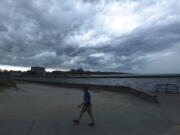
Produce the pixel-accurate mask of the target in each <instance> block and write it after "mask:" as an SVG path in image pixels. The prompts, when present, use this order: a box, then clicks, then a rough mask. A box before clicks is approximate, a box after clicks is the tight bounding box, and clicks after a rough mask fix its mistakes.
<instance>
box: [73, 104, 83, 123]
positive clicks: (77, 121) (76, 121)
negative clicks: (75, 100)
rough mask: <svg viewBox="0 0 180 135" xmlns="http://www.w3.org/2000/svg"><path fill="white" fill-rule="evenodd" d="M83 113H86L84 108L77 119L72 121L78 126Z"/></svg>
mask: <svg viewBox="0 0 180 135" xmlns="http://www.w3.org/2000/svg"><path fill="white" fill-rule="evenodd" d="M84 112H86V108H85V107H83V108H82V110H81V112H80V115H79V118H78V119H77V120H73V121H74V122H75V123H77V124H79V121H80V120H81V118H82V117H83V115H84Z"/></svg>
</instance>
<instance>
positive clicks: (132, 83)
mask: <svg viewBox="0 0 180 135" xmlns="http://www.w3.org/2000/svg"><path fill="white" fill-rule="evenodd" d="M16 78H17V77H16ZM17 79H23V80H33V81H47V82H63V83H77V84H97V85H111V86H129V87H132V88H135V89H138V90H141V91H145V92H153V91H155V86H156V84H167V83H168V84H175V85H177V86H178V87H179V89H180V77H176V78H174V77H173V78H164V77H163V78H37V77H36V78H32V77H23V78H17Z"/></svg>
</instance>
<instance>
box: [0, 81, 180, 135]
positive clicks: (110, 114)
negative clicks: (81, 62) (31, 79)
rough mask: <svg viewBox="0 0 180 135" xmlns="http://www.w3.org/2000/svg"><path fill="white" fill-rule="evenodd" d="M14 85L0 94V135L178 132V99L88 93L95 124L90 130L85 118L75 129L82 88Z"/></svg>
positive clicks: (155, 134) (165, 134) (172, 134)
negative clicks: (151, 99)
mask: <svg viewBox="0 0 180 135" xmlns="http://www.w3.org/2000/svg"><path fill="white" fill-rule="evenodd" d="M17 86H18V88H19V89H18V90H13V89H8V90H6V91H5V92H2V93H0V134H2V135H12V134H13V135H40V134H43V135H59V134H64V135H66V134H67V135H71V134H73V135H81V134H94V135H96V134H98V135H101V134H104V135H110V134H111V135H112V134H113V135H116V134H117V135H119V134H123V135H144V134H145V135H152V134H153V135H176V133H178V131H179V125H180V116H179V114H180V107H179V106H178V105H177V102H179V100H180V98H179V97H180V96H179V95H171V96H167V95H160V96H159V100H160V104H154V103H149V102H147V101H143V100H142V99H139V98H137V97H134V96H132V95H128V94H117V93H111V92H106V91H101V90H96V91H90V92H91V94H92V103H93V113H94V116H95V120H96V126H95V127H93V128H90V127H88V126H87V125H88V123H89V122H90V120H89V117H88V116H87V115H85V116H84V118H83V119H82V121H81V123H80V125H78V126H77V125H74V124H73V123H72V120H73V119H74V118H77V116H78V115H79V111H80V110H79V109H78V108H77V105H78V104H79V103H81V102H82V100H83V98H82V97H83V92H82V90H79V89H74V88H64V87H54V86H48V85H42V84H41V85H40V84H33V83H19V84H17ZM169 101H171V102H169Z"/></svg>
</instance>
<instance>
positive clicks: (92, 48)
mask: <svg viewBox="0 0 180 135" xmlns="http://www.w3.org/2000/svg"><path fill="white" fill-rule="evenodd" d="M0 20H1V21H0V65H13V66H27V67H28V66H45V67H48V68H60V69H71V68H84V69H87V70H104V71H126V72H140V73H155V72H156V73H160V72H164V73H179V72H180V62H179V60H178V58H180V54H179V53H178V52H179V51H180V27H179V25H180V2H179V1H178V0H158V1H157V0H77V1H74V0H67V1H63V0H47V1H44V0H26V1H24V0H16V1H14V0H1V5H0Z"/></svg>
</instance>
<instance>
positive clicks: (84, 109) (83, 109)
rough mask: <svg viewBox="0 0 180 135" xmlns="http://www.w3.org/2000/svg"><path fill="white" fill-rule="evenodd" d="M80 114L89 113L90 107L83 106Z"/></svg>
mask: <svg viewBox="0 0 180 135" xmlns="http://www.w3.org/2000/svg"><path fill="white" fill-rule="evenodd" d="M81 112H82V113H84V112H88V113H91V105H84V106H83V107H82V110H81Z"/></svg>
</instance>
